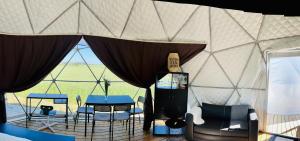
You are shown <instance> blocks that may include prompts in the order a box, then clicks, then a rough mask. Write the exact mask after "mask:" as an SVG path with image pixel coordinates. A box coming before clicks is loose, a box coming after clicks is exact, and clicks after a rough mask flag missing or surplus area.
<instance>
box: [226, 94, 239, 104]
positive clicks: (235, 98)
mask: <svg viewBox="0 0 300 141" xmlns="http://www.w3.org/2000/svg"><path fill="white" fill-rule="evenodd" d="M239 102H240V95H239V94H238V92H237V90H235V91H234V92H233V94H232V95H231V96H230V98H229V99H228V101H227V102H226V105H238V104H239Z"/></svg>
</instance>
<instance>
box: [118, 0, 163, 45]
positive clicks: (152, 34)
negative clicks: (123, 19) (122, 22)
mask: <svg viewBox="0 0 300 141" xmlns="http://www.w3.org/2000/svg"><path fill="white" fill-rule="evenodd" d="M122 38H127V39H134V40H164V41H167V40H168V37H167V35H166V33H165V31H164V29H163V27H162V23H161V22H160V20H159V17H158V14H157V11H156V9H155V7H154V3H153V2H152V1H145V0H137V1H136V3H135V5H134V7H133V11H132V14H131V16H130V17H129V19H128V24H127V26H126V27H125V30H124V33H123V36H122Z"/></svg>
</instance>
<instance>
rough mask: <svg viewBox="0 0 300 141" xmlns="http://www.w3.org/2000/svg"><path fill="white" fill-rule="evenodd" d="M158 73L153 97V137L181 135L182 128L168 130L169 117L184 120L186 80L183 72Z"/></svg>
mask: <svg viewBox="0 0 300 141" xmlns="http://www.w3.org/2000/svg"><path fill="white" fill-rule="evenodd" d="M165 74H166V73H158V74H157V75H156V82H155V95H154V120H153V134H154V135H182V134H183V133H184V128H176V129H175V128H169V127H167V126H166V125H165V121H166V120H168V119H170V117H176V118H178V119H182V120H184V117H185V113H186V110H187V97H188V78H189V74H188V73H184V72H169V73H167V75H165Z"/></svg>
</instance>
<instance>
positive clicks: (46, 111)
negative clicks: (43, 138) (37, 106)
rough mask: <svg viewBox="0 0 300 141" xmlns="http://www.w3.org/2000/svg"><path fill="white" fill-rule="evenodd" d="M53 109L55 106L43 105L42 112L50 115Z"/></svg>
mask: <svg viewBox="0 0 300 141" xmlns="http://www.w3.org/2000/svg"><path fill="white" fill-rule="evenodd" d="M52 110H53V106H47V105H41V113H40V114H42V115H49V112H50V111H52Z"/></svg>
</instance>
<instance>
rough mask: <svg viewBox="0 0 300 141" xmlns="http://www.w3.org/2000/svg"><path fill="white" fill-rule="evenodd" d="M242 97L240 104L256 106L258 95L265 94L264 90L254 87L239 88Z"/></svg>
mask: <svg viewBox="0 0 300 141" xmlns="http://www.w3.org/2000/svg"><path fill="white" fill-rule="evenodd" d="M238 91H239V93H240V95H241V98H240V104H242V105H251V107H252V108H253V107H255V105H256V103H257V100H258V96H261V95H263V94H265V91H264V90H253V89H238Z"/></svg>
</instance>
